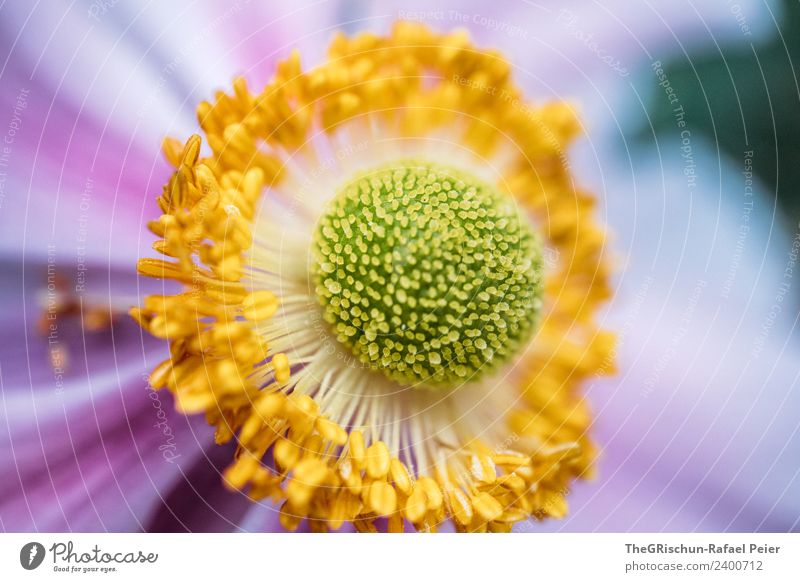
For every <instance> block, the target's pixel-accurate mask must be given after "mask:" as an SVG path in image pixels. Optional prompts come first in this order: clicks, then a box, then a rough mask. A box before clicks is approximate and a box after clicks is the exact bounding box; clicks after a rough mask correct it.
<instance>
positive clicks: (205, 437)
mask: <svg viewBox="0 0 800 582" xmlns="http://www.w3.org/2000/svg"><path fill="white" fill-rule="evenodd" d="M397 19H406V20H417V21H423V22H425V23H427V24H428V25H430V26H431V27H433V28H435V29H438V30H443V31H444V30H450V29H453V28H457V27H463V28H467V29H468V30H469V31H470V33H471V35H472V36H473V38H474V39H475V40H476V42H477V43H478V44H479V46H483V47H496V48H499V49H500V50H501V51H502V52H503V53H505V54H506V55H507V56H508V58H509V60H510V61H511V63H512V64H513V66H514V75H515V78H516V80H517V82H518V83H519V84H520V85H521V86H522V87H523V88H524V89H525V91H526V93H527V95H528V96H529V98H530V99H531V100H532V101H533V102H536V103H542V102H546V101H549V100H568V101H570V102H572V103H574V104H575V105H576V106H577V108H578V109H579V111H580V112H581V117H582V122H583V124H584V130H585V136H584V137H583V138H582V139H580V140H579V142H578V143H577V144H576V146H575V147H574V149H573V150H572V151H571V152H570V160H571V164H572V165H573V171H574V172H575V174H576V179H577V181H578V182H579V184H581V185H583V186H585V187H586V188H588V189H590V190H592V191H594V192H595V193H596V194H597V196H598V199H599V209H600V216H601V217H602V220H603V221H604V222H605V223H606V224H607V225H608V227H609V230H610V231H611V232H612V233H613V237H612V245H611V247H612V248H611V249H610V251H611V252H612V253H613V256H614V258H615V261H616V265H617V276H616V280H615V285H616V294H615V296H614V298H613V299H612V301H611V302H610V303H609V305H608V307H607V308H606V309H605V311H604V312H603V314H602V319H603V321H604V326H605V327H608V328H611V329H613V330H615V331H616V332H617V334H618V336H619V346H618V359H619V367H620V373H619V374H618V375H617V376H616V377H613V378H597V379H595V380H593V381H592V382H589V383H588V385H587V387H586V390H587V394H588V395H589V398H590V400H591V402H592V405H593V408H594V410H595V414H596V422H595V426H594V428H593V431H594V435H595V440H596V441H597V442H598V443H599V446H600V448H601V457H600V460H599V472H598V477H597V479H596V480H595V481H593V482H588V483H581V484H579V485H577V486H576V487H575V490H574V491H573V492H572V495H571V496H570V498H569V500H570V514H569V516H568V517H567V518H566V519H564V520H563V521H557V522H555V521H554V522H546V523H543V524H541V523H530V524H528V523H524V524H520V525H519V526H518V527H517V529H518V530H520V531H531V532H538V531H653V532H661V531H797V530H798V529H800V475H799V473H800V435H799V434H798V410H800V381H799V379H798V377H799V376H800V351H798V348H799V347H800V346H798V327H797V324H798V298H800V266H798V264H797V260H798V252H799V251H800V193H799V191H798V188H799V187H800V107H799V106H798V105H800V103H799V99H800V84H799V83H798V62H799V61H800V3H799V2H798V1H797V0H784V1H782V2H781V1H771V2H768V1H765V0H720V1H718V2H699V1H688V0H675V1H674V2H654V1H649V2H642V3H631V2H625V1H623V0H602V1H600V0H597V1H585V2H577V1H567V2H564V1H562V2H551V1H549V0H539V1H536V2H534V1H522V0H513V1H509V2H503V3H500V2H494V3H486V2H476V1H468V0H462V1H459V2H455V1H443V0H433V1H430V0H429V1H426V2H422V1H409V0H402V1H394V0H390V1H386V2H380V3H378V2H367V1H366V0H364V1H334V0H323V1H317V2H306V1H297V0H295V1H291V2H289V1H284V0H279V1H271V2H260V1H255V0H252V1H248V0H236V1H233V2H210V1H203V2H176V3H163V2H162V3H156V2H147V1H140V2H128V1H117V0H94V1H92V2H88V1H82V2H78V1H76V2H60V1H54V2H48V3H47V4H46V5H45V4H43V3H39V2H30V3H28V2H7V3H4V4H2V5H1V6H0V140H2V142H0V267H1V268H2V271H1V273H2V277H0V297H2V301H3V309H2V310H0V390H2V392H1V393H0V467H2V470H3V473H4V478H3V479H2V480H0V529H2V530H6V531H20V530H40V531H84V530H90V531H105V530H108V531H138V530H155V531H228V530H230V531H240V530H247V531H260V530H271V529H273V528H275V527H276V525H275V524H276V519H275V515H274V513H275V512H274V508H273V507H271V506H270V505H269V504H267V503H251V502H249V501H247V499H245V498H244V497H243V496H242V495H241V494H238V493H231V492H229V491H227V490H225V489H224V488H223V487H222V485H221V483H220V475H219V471H220V470H221V469H222V468H223V467H224V466H225V464H226V463H227V460H228V459H229V458H230V455H231V450H230V449H229V448H228V447H217V446H214V445H213V435H212V431H211V429H210V428H208V427H207V426H206V425H205V423H204V421H203V419H202V418H186V417H183V416H181V415H178V414H176V413H175V412H174V411H173V407H172V402H171V397H170V396H169V395H168V394H161V393H155V392H152V391H150V390H149V389H148V387H147V379H146V378H147V373H148V371H149V370H150V369H151V368H152V367H153V365H155V364H156V363H158V362H159V361H160V360H161V359H163V357H164V353H165V351H166V348H165V346H164V345H162V344H161V343H160V342H157V341H154V340H153V339H151V338H148V337H145V336H144V335H143V334H142V333H141V331H140V330H139V329H138V328H137V327H136V326H135V324H133V322H132V321H130V320H129V318H128V317H127V315H126V311H127V309H128V307H129V306H131V305H135V304H138V303H139V302H140V300H141V297H142V296H144V295H146V294H147V293H149V292H152V291H154V290H155V289H157V288H158V286H159V283H157V282H153V281H144V280H139V279H138V278H137V277H136V275H135V262H136V259H137V258H138V257H139V256H145V255H149V254H150V250H149V247H150V244H151V242H152V241H151V237H150V236H149V233H147V232H146V229H145V225H146V223H147V221H148V220H150V218H151V217H152V216H153V215H155V213H156V205H155V196H156V195H157V194H158V193H159V192H160V189H161V185H162V184H163V183H164V182H165V180H166V178H167V177H168V175H169V168H168V167H167V164H166V162H165V161H163V160H162V157H161V153H160V142H161V140H162V138H163V137H164V136H166V135H174V136H180V137H185V136H188V135H189V134H191V133H193V132H194V131H196V130H197V123H196V119H195V113H194V110H195V107H196V104H197V103H198V102H200V101H201V100H203V99H205V98H208V97H210V96H212V95H213V93H214V91H215V90H217V89H221V88H227V87H228V86H229V85H230V82H231V79H232V78H233V77H234V76H236V75H239V74H243V75H244V76H245V77H246V78H247V79H248V82H249V84H250V86H251V87H260V86H262V85H263V84H264V83H265V82H267V81H268V79H269V78H270V76H271V74H272V71H273V68H274V64H275V62H276V60H278V59H280V58H283V57H286V56H287V55H288V54H289V52H290V51H291V50H292V49H294V48H297V49H299V50H300V52H301V54H302V57H303V63H304V66H305V67H311V66H313V65H314V64H317V63H319V62H320V61H321V60H322V58H323V56H324V52H325V47H326V45H327V44H328V43H329V42H330V40H331V39H332V37H333V35H334V34H335V33H336V31H339V30H342V31H345V32H347V33H354V32H358V31H363V30H372V31H376V32H386V31H387V30H388V29H389V28H390V26H391V24H392V22H394V21H395V20H397Z"/></svg>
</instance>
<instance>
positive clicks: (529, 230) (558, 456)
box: [131, 22, 613, 531]
mask: <svg viewBox="0 0 800 582" xmlns="http://www.w3.org/2000/svg"><path fill="white" fill-rule="evenodd" d="M198 119H199V121H200V125H201V126H202V128H203V130H204V132H205V137H206V140H207V142H208V144H209V145H210V147H211V155H210V156H208V157H203V158H201V157H200V149H201V138H200V137H199V136H192V137H191V138H189V139H188V140H187V141H186V143H185V144H183V145H181V144H180V143H179V142H177V141H175V140H173V139H167V140H166V141H165V144H164V151H165V154H166V157H167V159H168V160H169V161H170V163H171V164H172V165H173V166H174V167H175V172H174V173H173V175H172V177H171V178H170V180H169V182H168V183H167V185H166V186H165V187H164V192H163V194H162V195H161V196H160V197H159V199H158V203H159V207H160V208H161V210H162V212H163V214H162V215H161V217H160V218H159V219H158V220H154V221H152V222H151V223H150V224H149V227H150V230H151V231H152V232H153V233H155V234H156V235H157V236H158V237H160V239H159V240H158V241H157V242H156V243H155V244H154V248H155V249H156V250H157V251H159V252H161V253H162V254H163V255H165V256H166V257H167V258H166V259H149V258H147V259H141V260H140V261H139V265H138V270H139V273H140V274H142V275H145V276H148V277H157V278H163V279H171V280H175V281H177V282H179V283H181V284H182V286H183V290H182V291H181V292H179V293H176V294H174V295H163V294H159V295H151V296H150V297H148V298H147V299H146V301H145V302H144V305H143V306H142V307H141V308H135V309H133V310H132V311H131V314H132V315H133V317H134V318H135V319H136V321H137V322H139V323H140V325H141V326H142V327H143V328H145V329H146V330H148V331H149V332H150V333H152V334H153V335H155V336H156V337H159V338H164V339H167V340H169V342H170V350H171V354H170V357H169V358H167V359H166V360H164V361H163V362H162V363H161V364H159V365H158V366H157V367H156V368H155V370H154V371H153V373H152V375H151V383H152V385H153V387H154V388H162V387H165V386H166V387H167V388H168V389H169V390H170V391H171V392H172V393H173V394H174V396H175V399H176V404H177V407H178V409H179V410H180V411H182V412H185V413H204V414H205V415H206V418H207V420H208V422H209V423H211V424H212V425H214V426H215V427H216V440H217V442H218V443H226V442H229V441H231V440H235V441H236V443H237V453H236V456H235V460H233V461H232V464H231V465H230V467H229V468H228V469H227V470H226V472H225V480H226V483H227V484H228V485H229V486H230V487H232V488H236V489H242V488H247V489H248V493H249V495H250V496H251V497H252V498H254V499H262V498H266V497H269V498H272V499H274V500H280V501H281V502H282V506H281V524H282V525H283V526H284V527H285V528H287V529H290V530H291V529H295V528H296V527H297V526H298V525H299V523H300V522H301V520H303V519H308V520H309V523H310V524H311V527H312V528H314V529H319V530H328V529H338V528H339V527H341V526H342V524H343V523H345V522H352V523H354V524H355V526H356V527H357V528H358V529H359V530H363V531H374V530H375V528H376V525H377V524H378V523H379V519H380V518H385V521H386V527H387V528H388V530H389V531H403V530H404V529H405V523H406V522H407V523H410V524H412V525H413V526H414V527H416V528H417V529H419V530H426V531H433V530H436V529H437V528H438V527H440V526H441V525H442V523H443V522H445V521H446V520H449V521H451V522H452V523H453V525H454V526H455V528H456V529H457V530H458V531H487V530H488V531H509V530H510V528H511V526H512V524H513V523H515V522H518V521H521V520H525V519H528V518H529V517H530V516H532V515H533V516H536V517H539V518H543V517H563V515H564V514H565V513H566V500H565V497H566V492H567V490H568V487H569V486H570V483H571V481H572V480H574V479H576V478H585V477H587V476H590V475H591V472H592V462H593V458H594V454H595V449H594V445H593V444H592V442H591V441H590V439H589V436H588V434H587V429H588V426H589V424H590V422H591V415H590V413H589V411H588V408H587V406H586V403H585V402H584V400H583V398H582V396H581V394H580V385H581V383H582V381H583V380H584V379H585V378H587V377H589V376H593V375H602V374H606V373H609V372H611V371H612V370H613V358H612V349H613V336H612V335H611V334H610V333H608V332H605V331H603V330H601V329H599V328H598V326H597V324H596V320H595V317H594V314H595V312H596V310H597V308H598V307H599V306H600V305H601V304H602V302H603V301H604V300H605V299H606V298H608V296H609V295H610V287H609V283H608V277H609V266H608V264H607V261H606V260H605V259H604V256H603V252H604V243H605V236H604V233H603V230H602V229H601V227H600V226H599V225H598V224H597V222H596V220H595V219H594V218H593V211H592V207H593V199H592V197H591V196H590V195H588V194H587V193H586V192H584V191H582V190H580V189H576V188H575V187H574V186H573V184H572V178H571V175H570V173H569V170H568V168H567V167H566V164H565V162H564V160H565V154H564V148H565V147H566V146H567V145H568V144H569V142H570V141H571V140H572V139H573V138H574V136H575V135H576V134H577V133H578V123H577V121H576V119H575V116H574V113H573V111H572V109H571V108H570V106H569V105H567V104H565V103H550V104H545V105H541V106H533V105H528V104H527V103H526V101H525V100H524V98H523V96H522V93H521V91H520V89H519V88H518V87H517V86H516V85H515V84H514V82H513V79H512V76H511V73H510V66H509V64H508V62H507V61H506V60H505V59H503V57H502V56H501V55H500V54H498V53H497V52H494V51H482V50H479V49H477V48H476V47H474V46H473V45H472V44H471V42H470V41H469V39H468V36H467V34H466V33H465V32H464V31H456V32H453V33H450V34H446V35H440V34H437V33H434V32H433V31H431V30H430V29H428V28H427V27H425V26H423V25H420V24H413V23H407V22H399V23H397V24H396V25H395V26H394V28H393V30H392V32H391V34H390V35H388V36H387V37H380V36H376V35H374V34H371V33H364V34H361V35H357V36H355V37H352V38H348V37H346V36H344V35H339V36H337V37H336V39H335V40H334V42H333V43H332V45H331V47H330V51H329V59H328V61H327V62H326V63H325V64H323V65H321V66H320V67H318V68H314V69H312V70H310V71H308V72H303V71H302V69H301V66H300V57H299V54H298V53H297V52H295V53H293V54H292V56H291V57H290V58H289V59H287V60H285V61H283V62H281V63H279V64H278V66H277V73H276V75H275V79H274V80H273V81H272V82H271V83H270V84H268V85H267V86H266V87H265V88H264V89H263V90H262V91H261V92H259V93H255V94H254V93H252V92H251V91H250V90H249V89H248V87H247V85H246V83H245V81H244V80H243V79H241V78H239V79H236V80H235V81H234V84H233V92H232V93H230V94H223V93H218V94H217V96H216V99H215V100H214V101H213V102H203V103H201V104H200V105H199V107H198ZM331 154H332V157H330V156H331ZM540 239H541V240H540ZM543 254H549V256H551V257H553V258H552V259H551V261H550V262H551V264H548V265H547V267H546V268H545V259H544V258H543ZM540 320H541V321H540Z"/></svg>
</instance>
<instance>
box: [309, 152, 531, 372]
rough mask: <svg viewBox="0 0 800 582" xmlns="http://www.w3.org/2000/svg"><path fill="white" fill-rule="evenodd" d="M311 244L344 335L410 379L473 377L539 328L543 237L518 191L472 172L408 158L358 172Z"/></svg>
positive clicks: (329, 313)
mask: <svg viewBox="0 0 800 582" xmlns="http://www.w3.org/2000/svg"><path fill="white" fill-rule="evenodd" d="M312 246H313V252H314V258H315V260H316V264H315V265H314V268H313V277H314V283H315V285H316V293H317V297H318V298H319V301H320V303H321V305H322V307H323V311H324V317H325V320H326V321H327V322H328V323H329V324H330V325H331V326H332V328H333V331H334V333H335V334H336V337H337V338H338V340H339V341H340V342H341V343H342V344H344V345H346V346H347V347H348V348H349V349H350V350H351V351H352V352H353V353H354V354H355V355H356V356H357V357H358V358H359V360H360V361H361V362H363V363H364V364H365V365H367V366H369V367H370V368H373V369H375V370H380V371H381V372H382V373H384V374H385V375H386V376H388V377H389V378H392V379H394V380H396V381H398V382H401V383H403V384H409V385H413V386H422V385H424V386H435V387H454V386H458V385H459V384H462V383H464V382H468V381H473V380H476V379H477V378H478V377H479V376H481V375H483V374H485V373H486V372H489V371H491V370H493V369H495V368H496V367H497V366H498V365H500V364H501V363H503V362H506V361H507V360H508V359H509V358H511V357H513V356H514V354H515V353H516V352H517V351H518V350H519V349H520V347H522V346H523V345H524V344H525V342H526V341H527V340H528V339H529V338H530V336H531V335H532V333H533V331H534V329H535V327H536V322H537V320H538V317H539V313H540V311H541V304H542V300H541V296H542V278H543V277H542V255H541V246H540V243H539V239H538V237H537V236H536V235H535V234H534V232H533V231H532V230H531V227H530V225H529V224H528V222H527V221H526V219H525V217H521V216H520V215H519V213H518V211H517V207H516V206H515V204H514V202H513V200H512V199H510V198H509V197H508V196H501V195H499V194H498V193H497V192H496V191H495V190H494V189H493V188H492V187H490V186H488V185H487V184H484V183H482V182H480V181H478V180H476V179H475V178H473V177H471V176H469V175H468V174H465V173H464V172H461V171H458V170H454V169H452V168H447V167H442V166H439V165H435V164H429V163H423V162H417V161H405V162H400V163H394V164H392V165H390V166H386V167H382V168H379V169H376V170H373V171H370V172H367V173H365V174H362V175H360V176H358V177H357V178H356V179H354V180H353V181H351V182H350V183H348V184H347V185H346V186H345V187H344V188H342V190H341V191H340V192H339V193H338V194H337V195H336V197H335V198H334V199H333V200H332V201H331V202H330V204H329V206H328V207H327V208H326V209H325V211H324V213H323V215H322V218H321V220H320V223H319V227H318V229H317V231H316V233H315V238H314V242H313V245H312Z"/></svg>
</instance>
